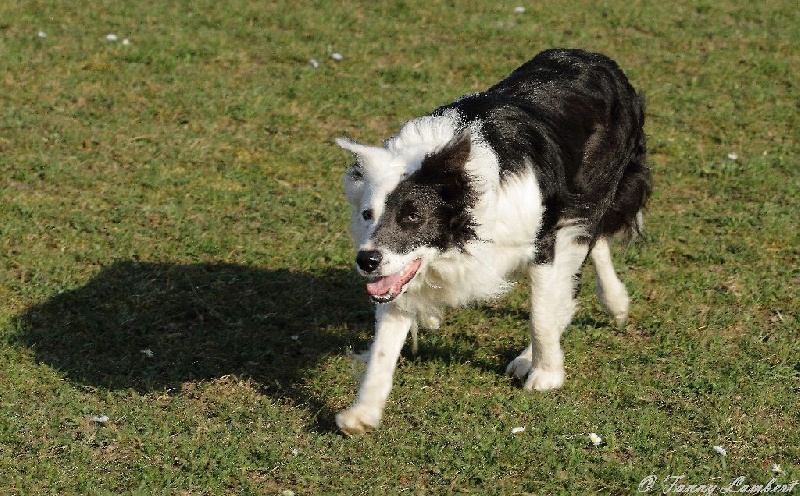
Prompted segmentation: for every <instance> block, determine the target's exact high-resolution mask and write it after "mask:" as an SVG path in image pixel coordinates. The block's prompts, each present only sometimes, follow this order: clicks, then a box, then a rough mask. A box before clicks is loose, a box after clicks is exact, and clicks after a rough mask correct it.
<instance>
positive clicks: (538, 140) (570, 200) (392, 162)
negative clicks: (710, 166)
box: [336, 49, 651, 435]
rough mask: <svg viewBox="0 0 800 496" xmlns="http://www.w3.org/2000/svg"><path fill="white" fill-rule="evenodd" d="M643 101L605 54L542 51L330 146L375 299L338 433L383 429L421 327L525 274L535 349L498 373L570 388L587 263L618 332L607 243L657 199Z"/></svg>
mask: <svg viewBox="0 0 800 496" xmlns="http://www.w3.org/2000/svg"><path fill="white" fill-rule="evenodd" d="M644 118H645V116H644V99H643V98H642V97H641V96H640V95H639V94H638V93H637V92H636V91H635V90H634V88H633V87H632V86H631V84H630V83H629V81H628V79H627V77H626V76H625V74H624V73H623V72H622V70H621V69H620V68H619V66H618V65H617V64H616V62H614V61H613V60H611V59H610V58H608V57H606V56H604V55H601V54H597V53H589V52H585V51H582V50H575V49H551V50H546V51H543V52H541V53H539V54H538V55H536V56H535V57H533V58H532V59H531V60H530V61H528V62H526V63H525V64H524V65H522V66H521V67H519V68H518V69H516V70H515V71H513V72H512V73H511V74H510V75H509V76H508V77H507V78H506V79H504V80H502V81H501V82H499V83H498V84H496V85H494V86H492V87H491V88H489V89H488V90H487V91H484V92H481V93H475V94H469V95H466V96H463V97H461V98H459V99H458V100H456V101H455V102H453V103H451V104H448V105H445V106H442V107H440V108H438V109H436V110H435V111H433V112H432V113H431V114H430V115H427V116H424V117H420V118H417V119H414V120H411V121H409V122H407V123H406V124H405V125H404V126H403V127H402V129H401V130H400V132H399V133H398V134H397V135H395V136H393V137H391V138H389V139H387V140H386V141H384V144H383V146H379V147H374V146H366V145H362V144H358V143H356V142H354V141H352V140H350V139H347V138H338V139H337V140H336V143H337V144H338V145H339V146H340V147H341V148H343V149H345V150H347V151H349V152H351V153H352V155H353V156H354V158H355V162H354V163H353V164H352V165H351V166H350V167H349V168H348V169H347V171H346V172H345V173H344V177H343V183H344V188H345V194H346V197H347V200H348V203H349V204H350V207H351V211H352V217H351V223H350V230H351V234H352V236H353V240H354V244H355V248H356V251H357V253H356V260H355V262H356V267H357V270H358V272H359V273H360V274H361V275H362V276H364V277H365V278H366V279H367V282H366V290H367V292H368V293H369V296H370V298H371V299H372V300H373V301H374V302H375V303H376V304H377V306H376V312H375V319H376V328H375V336H374V340H373V343H372V345H371V347H370V351H369V354H368V355H367V360H368V363H367V366H366V371H365V374H364V377H363V378H362V381H361V384H360V386H359V390H358V393H357V396H356V399H355V402H354V403H353V404H352V405H351V406H350V407H349V408H347V409H346V410H343V411H341V412H339V413H338V414H337V415H336V423H337V425H338V426H339V428H340V429H341V430H342V431H343V432H344V433H345V434H347V435H359V434H363V433H365V432H366V431H369V430H372V429H375V428H376V427H378V425H379V423H380V421H381V418H382V415H383V410H384V407H385V405H386V401H387V398H388V395H389V392H390V390H391V387H392V377H393V375H394V371H395V367H396V364H397V360H398V358H399V356H400V352H401V349H402V347H403V344H404V342H405V340H406V337H407V336H408V334H409V332H411V333H412V336H413V338H414V343H415V345H416V329H417V323H418V322H422V323H423V324H425V323H427V324H429V325H431V326H433V327H436V326H437V325H438V322H439V321H440V320H441V318H442V316H443V313H442V312H443V311H444V310H445V309H446V308H448V307H459V306H463V305H467V304H470V303H473V302H478V301H485V300H491V299H493V298H496V297H497V296H499V295H501V294H502V293H503V292H504V291H506V290H507V289H508V288H509V287H510V285H511V283H510V282H509V277H510V276H511V275H513V274H514V273H515V272H516V271H518V270H521V269H526V270H527V271H528V273H529V277H530V284H531V300H530V301H531V318H530V345H528V347H527V348H525V350H524V351H522V353H521V354H520V355H519V356H518V357H517V358H515V359H514V360H513V361H512V362H511V363H510V364H509V365H508V367H507V373H508V374H510V375H513V376H516V377H518V378H520V379H525V389H526V390H528V391H531V390H539V391H542V390H548V389H553V388H558V387H560V386H562V384H563V383H564V377H565V372H564V355H563V352H562V350H561V346H560V337H561V334H562V333H563V332H564V330H565V328H566V327H567V326H568V325H569V323H570V322H571V320H572V317H573V314H574V313H575V310H576V300H575V296H576V293H577V287H578V283H579V280H580V274H581V270H582V267H583V265H584V262H585V260H586V258H587V257H590V258H591V259H592V262H593V265H594V267H595V270H596V272H597V282H598V284H597V288H596V294H597V295H598V297H599V300H600V302H601V304H602V305H603V307H604V308H605V309H606V310H607V311H608V313H609V314H610V315H611V317H612V318H613V319H614V320H615V322H616V323H617V324H618V325H624V323H625V321H626V319H627V317H628V306H629V298H628V293H627V290H626V288H625V286H624V284H623V283H622V282H621V281H620V280H619V278H618V277H617V274H616V272H615V270H614V266H613V265H612V261H611V252H610V248H609V241H610V238H611V237H612V236H613V235H614V234H616V233H619V232H625V233H628V234H629V235H631V236H632V235H634V234H637V233H639V232H640V230H641V227H642V211H643V209H644V208H645V204H646V202H647V199H648V197H649V195H650V191H651V174H650V170H649V168H648V166H647V164H646V162H645V157H646V143H645V133H644V129H643V126H644Z"/></svg>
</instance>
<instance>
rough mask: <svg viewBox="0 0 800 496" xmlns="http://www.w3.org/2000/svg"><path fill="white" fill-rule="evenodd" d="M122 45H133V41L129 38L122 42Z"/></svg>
mask: <svg viewBox="0 0 800 496" xmlns="http://www.w3.org/2000/svg"><path fill="white" fill-rule="evenodd" d="M122 44H123V45H125V46H128V45H130V44H131V40H129V39H128V38H125V39H124V40H122Z"/></svg>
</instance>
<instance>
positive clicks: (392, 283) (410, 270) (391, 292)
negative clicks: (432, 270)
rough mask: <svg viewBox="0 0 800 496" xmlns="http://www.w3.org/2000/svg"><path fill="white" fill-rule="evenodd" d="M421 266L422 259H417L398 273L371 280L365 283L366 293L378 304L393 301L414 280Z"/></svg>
mask: <svg viewBox="0 0 800 496" xmlns="http://www.w3.org/2000/svg"><path fill="white" fill-rule="evenodd" d="M421 264H422V259H421V258H418V259H416V260H414V261H413V262H411V263H410V264H408V265H407V266H406V267H405V268H404V269H403V270H401V271H399V272H395V273H394V274H390V275H388V276H381V277H378V278H377V279H373V280H372V281H370V282H368V283H367V293H369V296H370V297H371V298H372V299H373V300H374V301H376V302H378V303H388V302H390V301H392V300H394V299H395V298H397V297H398V296H400V293H402V292H403V288H404V287H405V285H406V284H408V283H409V282H410V281H411V279H414V276H415V275H416V274H417V271H418V270H419V266H420V265H421Z"/></svg>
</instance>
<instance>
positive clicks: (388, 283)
mask: <svg viewBox="0 0 800 496" xmlns="http://www.w3.org/2000/svg"><path fill="white" fill-rule="evenodd" d="M403 274H404V273H403V272H402V271H400V272H398V273H396V274H392V275H390V276H384V277H379V278H377V279H375V280H374V281H372V282H368V283H367V292H368V293H369V294H371V295H372V296H383V295H385V294H386V293H388V292H390V291H391V290H392V287H393V286H394V285H395V284H397V283H399V282H400V281H402V280H403ZM398 289H399V288H398Z"/></svg>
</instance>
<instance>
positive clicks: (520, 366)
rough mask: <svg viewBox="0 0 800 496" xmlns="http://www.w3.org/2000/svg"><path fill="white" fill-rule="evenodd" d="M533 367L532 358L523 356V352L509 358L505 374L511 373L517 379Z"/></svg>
mask: <svg viewBox="0 0 800 496" xmlns="http://www.w3.org/2000/svg"><path fill="white" fill-rule="evenodd" d="M531 368H533V360H532V359H531V357H529V356H525V354H524V353H523V354H522V355H520V356H518V357H517V358H515V359H513V360H511V362H510V363H509V364H508V367H506V374H508V375H513V376H514V377H516V378H517V379H522V378H523V377H525V376H526V375H528V373H529V372H530V371H531Z"/></svg>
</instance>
